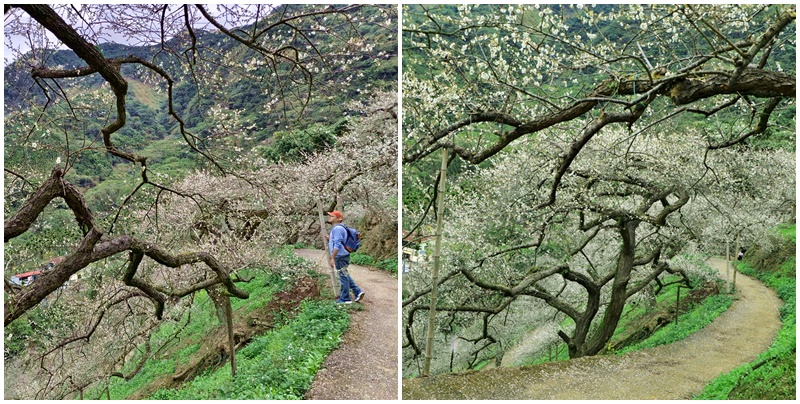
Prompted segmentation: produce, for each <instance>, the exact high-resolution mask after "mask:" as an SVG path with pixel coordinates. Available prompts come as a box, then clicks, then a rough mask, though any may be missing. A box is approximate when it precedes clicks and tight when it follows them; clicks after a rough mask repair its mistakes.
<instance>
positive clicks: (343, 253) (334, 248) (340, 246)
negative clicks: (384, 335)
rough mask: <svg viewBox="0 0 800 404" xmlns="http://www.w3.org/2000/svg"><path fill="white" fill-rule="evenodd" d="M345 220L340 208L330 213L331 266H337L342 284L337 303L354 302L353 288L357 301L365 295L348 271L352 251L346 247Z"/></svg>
mask: <svg viewBox="0 0 800 404" xmlns="http://www.w3.org/2000/svg"><path fill="white" fill-rule="evenodd" d="M343 220H344V216H343V215H342V212H339V211H338V210H334V211H333V212H330V213H328V223H330V224H332V225H333V228H332V229H331V234H330V236H329V237H328V251H329V252H330V253H331V254H330V255H331V261H330V266H331V268H336V272H337V273H338V274H339V284H340V285H341V291H340V293H339V298H338V299H336V303H341V304H350V303H353V301H352V300H350V291H351V290H352V291H353V296H355V301H356V302H358V301H360V300H361V299H362V298H363V297H364V291H362V290H361V288H359V287H358V285H356V282H355V281H354V280H353V278H352V277H350V274H349V273H348V272H347V267H348V266H350V253H349V252H348V251H347V250H346V249H345V248H344V243H345V241H346V239H347V229H345V228H344V225H342V224H341V223H342V221H343Z"/></svg>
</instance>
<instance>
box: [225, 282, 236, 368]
mask: <svg viewBox="0 0 800 404" xmlns="http://www.w3.org/2000/svg"><path fill="white" fill-rule="evenodd" d="M225 322H226V323H227V325H228V346H229V348H230V354H231V376H232V377H236V344H235V343H234V341H233V308H231V296H230V295H229V294H227V293H225Z"/></svg>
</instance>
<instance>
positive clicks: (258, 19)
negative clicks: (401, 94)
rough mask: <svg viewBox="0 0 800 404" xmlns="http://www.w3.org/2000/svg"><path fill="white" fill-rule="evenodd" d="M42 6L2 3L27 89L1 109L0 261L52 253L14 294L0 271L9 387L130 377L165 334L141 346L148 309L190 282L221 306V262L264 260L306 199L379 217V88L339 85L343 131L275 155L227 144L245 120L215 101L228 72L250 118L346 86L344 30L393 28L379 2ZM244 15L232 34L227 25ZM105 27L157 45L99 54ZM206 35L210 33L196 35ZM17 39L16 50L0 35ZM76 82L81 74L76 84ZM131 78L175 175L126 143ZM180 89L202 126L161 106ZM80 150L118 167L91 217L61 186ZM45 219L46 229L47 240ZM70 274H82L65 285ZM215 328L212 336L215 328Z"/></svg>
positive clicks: (385, 168)
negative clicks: (151, 109) (22, 348)
mask: <svg viewBox="0 0 800 404" xmlns="http://www.w3.org/2000/svg"><path fill="white" fill-rule="evenodd" d="M54 7H55V8H54ZM54 7H50V6H46V5H19V6H11V5H6V6H5V7H4V9H5V13H6V20H5V33H6V39H7V43H6V46H7V49H8V48H10V49H12V51H13V52H15V56H16V61H15V62H14V63H16V64H23V65H27V66H28V68H27V69H22V70H26V71H28V72H30V75H31V76H32V79H33V81H32V82H31V88H32V89H34V90H32V91H30V92H29V93H28V94H29V96H30V97H29V99H27V100H26V104H25V105H26V106H27V107H25V108H20V110H14V111H9V110H8V109H7V113H6V132H5V133H6V139H9V137H10V136H11V135H13V138H14V139H16V142H15V144H14V147H8V143H7V147H6V149H5V153H6V166H5V167H4V168H5V206H4V208H5V215H6V218H7V219H6V221H5V239H4V240H5V242H6V249H5V251H6V254H5V260H6V263H13V264H14V265H18V264H19V263H21V262H36V261H38V260H40V259H42V258H41V256H40V255H42V254H45V253H47V252H48V251H53V250H59V251H68V252H67V253H66V254H65V255H64V260H63V261H62V262H61V263H59V264H57V265H55V266H54V267H53V268H52V269H51V270H50V271H49V272H47V273H46V274H44V275H43V276H41V277H40V278H39V279H38V280H36V281H35V282H33V283H32V284H31V285H28V286H26V287H19V286H18V285H14V284H12V283H11V282H9V277H10V275H11V274H13V273H8V272H7V273H6V275H5V280H6V282H5V325H6V330H7V333H6V337H7V338H12V337H16V338H20V335H14V336H12V335H10V333H11V332H10V331H8V330H9V326H13V327H17V328H13V327H12V328H13V330H14V333H15V334H19V333H25V332H26V330H27V332H28V334H27V335H23V337H24V338H27V341H28V344H29V346H28V352H27V353H28V354H29V358H28V359H30V360H31V361H30V362H29V363H28V365H29V366H30V367H28V368H24V366H22V367H17V369H16V370H17V371H18V372H19V373H20V374H25V375H26V376H25V377H24V380H25V382H24V383H22V382H20V383H19V384H18V385H16V386H15V388H16V389H17V394H19V395H20V396H22V397H29V398H34V397H35V398H64V397H66V396H70V397H71V396H72V395H75V394H77V393H79V392H81V393H82V392H83V391H84V390H85V389H86V388H87V387H89V386H91V385H92V384H94V383H97V382H98V381H100V382H107V381H108V380H109V379H110V378H111V377H120V378H124V379H126V380H127V379H129V378H130V377H133V375H135V374H136V372H138V371H139V370H140V369H141V365H140V366H137V367H135V369H133V371H132V372H129V373H127V374H122V373H121V369H122V368H123V367H124V366H125V362H126V360H128V358H130V353H131V352H132V350H134V349H140V350H141V351H142V352H144V354H143V355H142V356H141V357H142V358H145V359H146V358H149V357H151V356H153V355H156V354H157V353H158V352H160V350H161V349H162V348H163V346H160V345H158V344H159V343H161V344H163V343H166V342H167V341H168V340H169V338H167V340H166V341H164V340H161V341H156V342H155V343H154V344H153V346H151V344H150V341H149V335H150V332H151V331H152V329H153V328H154V327H156V326H157V325H158V324H159V320H161V319H162V318H163V319H165V320H177V319H181V318H183V317H182V316H181V312H180V310H181V309H182V308H185V307H186V306H190V305H191V301H192V298H193V296H194V294H195V293H196V292H198V291H201V290H207V291H208V292H209V293H211V294H212V295H216V296H218V297H221V299H219V300H221V301H222V303H221V304H223V305H227V306H228V308H230V300H229V297H230V296H233V297H234V298H240V299H246V298H248V293H246V292H245V291H244V290H242V289H241V288H240V287H239V286H237V283H238V282H241V281H245V279H242V278H241V277H240V276H238V274H237V272H238V270H239V269H241V268H243V267H247V266H251V265H253V264H255V263H258V264H264V258H265V252H266V251H267V250H269V247H270V246H274V245H279V244H280V243H282V242H285V241H287V240H290V239H292V238H293V237H294V238H295V239H296V235H297V234H303V232H304V231H307V229H308V228H309V227H311V226H312V224H313V223H314V221H313V220H312V219H310V218H307V217H314V216H311V215H313V214H315V212H316V201H317V199H319V200H322V201H323V202H324V203H325V204H326V205H330V206H334V205H335V204H336V199H337V196H344V197H345V198H352V199H347V201H348V202H353V201H356V202H353V203H352V207H353V211H354V212H355V211H357V210H358V207H359V206H362V205H363V206H367V205H368V206H372V207H377V209H385V208H386V204H387V203H388V202H387V200H393V199H394V198H396V172H397V168H396V156H397V154H396V146H395V145H396V138H397V131H396V120H397V112H398V111H397V107H396V94H394V93H381V94H371V95H370V94H369V93H370V92H371V91H369V90H368V89H363V88H360V89H356V90H357V91H359V92H363V94H365V95H364V97H363V99H362V101H361V102H356V103H352V104H351V105H350V106H349V110H348V112H350V113H351V114H350V116H351V118H350V120H349V121H348V123H347V124H346V126H345V130H344V132H345V133H344V134H342V135H341V136H340V138H339V139H338V142H337V143H336V144H335V145H333V146H332V148H330V149H329V150H324V151H323V152H316V153H314V154H310V155H307V156H305V158H304V159H303V161H301V162H297V163H278V164H275V163H268V162H267V161H265V160H263V159H260V158H259V156H257V155H256V152H257V150H255V151H253V150H245V149H244V148H243V147H241V141H251V140H252V138H253V137H254V136H255V134H254V132H255V131H261V130H263V128H258V127H256V126H257V125H256V124H255V123H254V122H252V121H247V120H245V119H243V118H242V116H241V114H240V113H239V110H237V109H235V108H234V107H232V106H231V103H233V101H239V102H240V101H241V100H226V99H225V96H226V94H227V93H226V92H225V90H226V88H228V87H229V86H230V85H231V82H236V83H240V84H241V83H258V85H260V86H262V87H260V89H261V91H262V92H261V93H260V95H261V96H260V97H258V99H259V100H261V102H263V107H264V109H265V111H267V112H269V111H272V110H278V111H281V113H282V115H281V116H283V117H284V119H288V118H289V117H297V116H300V115H302V114H303V112H304V111H305V108H306V107H308V106H309V105H310V103H311V102H312V101H313V100H318V99H319V98H318V97H317V95H318V94H317V93H318V92H320V91H322V92H323V93H324V92H328V93H327V94H323V95H329V94H330V93H329V92H331V91H344V89H347V87H348V84H349V83H350V81H348V79H349V78H352V77H355V76H356V73H350V69H351V68H352V66H353V63H354V62H358V61H362V59H364V60H370V59H369V58H367V56H368V55H372V50H373V48H374V47H375V44H370V43H366V42H365V40H364V36H362V35H361V33H360V32H359V29H370V30H373V31H378V32H382V31H385V35H386V36H388V38H391V37H392V35H394V34H393V29H394V28H395V26H396V23H394V22H392V21H393V20H394V18H396V17H395V15H396V13H395V12H394V10H393V9H392V8H391V7H377V6H376V7H373V6H341V7H340V6H327V5H326V6H322V7H313V6H274V7H273V6H269V5H260V6H242V7H240V6H221V7H219V8H216V9H214V10H210V9H206V8H205V7H204V6H200V5H198V6H189V5H184V6H172V5H129V6H118V5H87V6H68V5H64V6H54ZM244 24H250V25H249V28H248V29H247V30H242V29H234V28H238V27H239V26H240V25H244ZM109 25H113V27H114V31H115V32H116V33H121V34H124V35H127V40H128V43H131V44H145V45H152V44H154V43H155V44H159V45H160V46H157V47H156V48H157V55H156V56H152V59H145V58H142V57H138V56H127V57H119V58H107V57H106V56H104V54H103V53H102V52H101V50H100V47H98V46H96V44H98V43H101V42H105V40H106V39H108V36H106V35H107V30H108V29H109ZM208 30H213V31H215V32H216V33H217V34H219V35H220V38H222V39H220V40H219V42H215V43H208V42H207V41H206V38H209V37H211V36H209V35H208V32H209V31H208ZM46 33H48V35H46ZM15 35H16V37H15ZM49 35H51V36H49ZM20 37H22V38H26V40H27V44H28V45H29V46H30V47H32V48H33V49H31V50H30V52H24V50H25V47H20V46H19V42H18V41H17V42H13V41H12V42H11V43H9V41H8V40H9V39H13V38H17V39H18V38H20ZM52 38H56V40H55V41H54V40H53V39H52ZM60 46H65V47H66V48H69V49H70V50H72V51H74V53H75V54H76V55H77V57H78V58H80V62H78V63H80V64H81V65H79V66H77V67H75V68H65V67H64V66H62V65H58V64H57V62H58V58H56V57H52V55H53V52H52V49H56V48H58V47H60ZM383 56H385V55H383ZM131 69H133V70H131ZM137 69H138V70H137ZM132 72H135V73H132ZM128 75H130V76H128ZM134 75H135V80H134V77H133V76H134ZM339 75H342V79H341V80H338V81H336V82H334V81H332V80H331V79H330V78H331V77H338V76H339ZM348 75H349V76H348ZM90 79H92V80H96V81H97V83H95V85H87V80H90ZM134 81H136V82H137V83H139V84H141V83H142V82H144V83H146V84H147V85H149V86H151V87H152V88H153V91H155V92H157V93H159V94H161V96H162V97H163V99H164V101H165V102H164V103H163V105H161V106H160V108H162V109H163V111H161V112H162V115H164V116H165V119H167V120H169V121H170V123H169V124H170V125H171V127H172V128H174V131H173V132H172V133H170V134H168V133H160V134H157V135H156V136H155V138H157V139H164V138H166V137H168V135H172V138H174V139H175V141H176V142H177V143H178V144H179V145H178V146H177V147H178V148H182V149H183V150H184V151H185V154H186V155H187V156H188V155H191V156H194V157H195V158H196V159H197V160H202V161H203V164H202V165H201V166H204V167H207V169H206V170H205V171H202V172H199V173H196V174H191V175H189V176H188V177H187V178H186V179H185V180H184V181H183V182H177V183H176V180H175V178H174V175H172V176H170V175H165V174H164V173H162V172H159V170H153V169H152V168H151V166H150V165H149V162H150V161H152V160H148V158H149V157H151V155H150V154H151V153H153V152H157V150H156V151H154V150H149V151H148V150H147V148H146V147H145V146H143V145H141V144H136V143H133V142H130V139H129V137H128V134H127V133H128V132H125V129H126V125H128V124H129V122H133V121H136V120H140V119H142V117H140V116H131V115H129V110H128V108H127V106H128V105H129V101H130V99H131V98H132V97H131V94H129V90H130V89H131V88H132V85H130V86H129V84H131V82H134ZM181 82H183V84H186V82H189V83H191V84H189V86H195V87H197V88H198V91H197V96H196V97H195V98H193V99H191V100H188V102H189V103H194V104H195V105H197V104H203V105H206V104H205V103H209V104H208V105H206V107H207V108H206V109H203V108H201V109H200V111H201V112H199V113H200V114H205V116H203V117H200V118H201V119H200V120H204V122H206V123H208V122H210V124H208V125H207V127H204V128H196V127H195V126H191V125H188V124H187V122H188V121H193V122H195V123H196V122H198V116H182V114H180V113H179V112H178V111H179V110H184V111H185V110H187V109H185V108H179V107H185V106H183V105H180V106H179V105H176V97H177V96H178V94H176V88H178V85H179V84H181ZM76 83H77V84H76ZM81 83H82V84H81ZM81 85H84V86H85V87H83V88H82V87H81ZM338 86H343V87H344V89H343V88H342V87H338ZM87 88H89V89H88V90H87ZM181 88H186V86H185V85H184V87H181ZM329 99H330V98H329ZM340 107H343V109H345V108H348V107H346V106H340ZM146 118H147V117H146ZM149 118H150V119H152V117H149ZM327 118H332V117H330V116H329V117H327ZM98 122H99V123H100V125H102V127H101V126H99V125H98ZM288 124H289V122H284V125H288ZM128 126H129V125H128ZM87 128H89V129H87ZM92 128H96V129H92ZM162 128H163V127H162ZM195 129H197V131H195ZM148 130H155V129H154V127H148ZM201 130H202V132H203V134H202V135H201V134H200V133H198V132H200V131H201ZM76 133H78V135H77V136H76ZM76 137H77V141H76ZM164 144H166V143H164ZM250 144H252V142H251V143H250ZM171 147H172V146H171ZM139 148H141V149H143V150H139ZM92 154H97V155H101V156H102V157H101V159H104V158H105V157H106V156H111V157H110V159H111V160H113V162H114V164H115V167H114V171H115V172H117V173H122V174H123V175H124V174H125V173H127V174H128V175H129V176H128V177H127V178H126V179H125V180H124V181H122V182H124V183H126V184H128V187H127V188H125V189H126V190H125V191H123V192H111V193H110V194H109V195H108V200H109V201H110V202H109V203H108V204H107V206H108V207H109V209H107V210H99V211H98V210H92V209H91V208H90V206H89V205H88V204H87V202H86V198H85V194H84V189H85V184H84V185H80V186H77V185H76V184H73V183H71V182H70V180H69V178H70V177H69V175H70V172H71V170H73V167H74V164H75V161H76V160H77V159H78V158H83V157H85V156H87V155H92ZM189 158H190V157H187V159H189ZM41 161H48V162H49V164H55V168H53V166H52V165H50V166H46V167H42V164H41ZM10 163H11V164H10ZM173 174H174V173H173ZM180 176H181V177H184V176H186V173H181V174H180ZM131 184H132V185H131ZM370 198H371V199H370ZM361 210H362V211H363V210H366V208H361ZM388 212H390V213H393V212H396V208H391V209H389V210H388ZM76 222H77V223H76ZM54 223H60V224H61V225H62V226H61V227H60V230H58V231H51V232H49V233H48V231H49V229H52V228H53V227H54ZM293 235H294V236H293ZM23 239H24V240H25V241H24V242H22V241H19V240H23ZM44 245H47V246H52V247H53V248H52V249H48V248H45V247H43V246H44ZM267 265H274V266H275V267H276V268H277V269H283V270H287V268H286V267H288V266H289V265H288V264H287V265H283V263H282V262H275V261H274V260H273V261H269V262H268V263H267ZM78 274H80V275H83V276H84V280H82V281H81V282H79V283H77V284H73V285H67V282H68V279H70V277H71V276H73V275H78ZM43 301H44V302H46V305H40V303H42V302H43ZM215 303H216V299H215ZM218 309H219V308H218ZM31 313H33V314H31ZM29 314H30V317H25V316H27V315H29ZM31 327H33V328H34V329H31ZM228 328H229V335H230V332H232V330H231V328H232V327H231V324H230V322H228ZM230 340H231V341H233V338H230ZM145 341H147V343H144V342H145ZM7 352H8V351H7ZM17 353H19V352H15V354H17ZM7 364H8V363H7ZM8 368H9V367H8V366H7V368H6V369H7V370H8ZM20 369H27V370H20ZM126 369H130V367H128V368H126ZM7 376H8V373H7ZM12 379H13V378H12ZM6 380H7V385H8V383H10V382H9V378H8V377H7V379H6ZM20 380H22V379H20Z"/></svg>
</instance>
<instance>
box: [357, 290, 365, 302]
mask: <svg viewBox="0 0 800 404" xmlns="http://www.w3.org/2000/svg"><path fill="white" fill-rule="evenodd" d="M362 297H364V291H361V293H359V294H358V296H356V301H360V300H361V298H362Z"/></svg>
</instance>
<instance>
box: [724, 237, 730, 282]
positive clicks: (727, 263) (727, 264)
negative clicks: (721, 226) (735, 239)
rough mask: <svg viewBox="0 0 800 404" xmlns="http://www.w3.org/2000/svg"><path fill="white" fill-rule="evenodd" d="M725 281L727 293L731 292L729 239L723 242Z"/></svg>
mask: <svg viewBox="0 0 800 404" xmlns="http://www.w3.org/2000/svg"><path fill="white" fill-rule="evenodd" d="M725 249H726V250H727V253H726V255H725V283H726V284H727V285H728V293H731V241H730V240H728V241H726V242H725Z"/></svg>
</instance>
